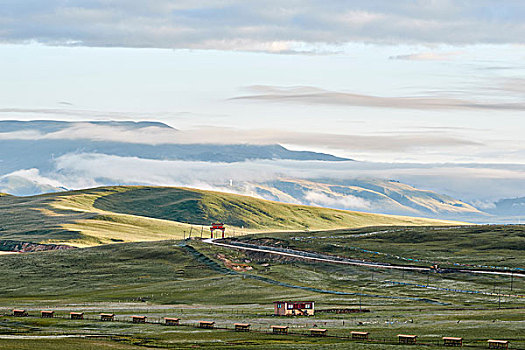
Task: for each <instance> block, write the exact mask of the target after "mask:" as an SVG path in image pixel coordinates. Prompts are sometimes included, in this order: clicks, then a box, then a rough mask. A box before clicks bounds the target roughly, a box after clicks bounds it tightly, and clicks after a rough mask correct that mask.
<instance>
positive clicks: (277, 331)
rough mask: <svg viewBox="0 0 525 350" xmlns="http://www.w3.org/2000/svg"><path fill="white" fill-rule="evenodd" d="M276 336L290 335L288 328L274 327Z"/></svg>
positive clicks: (273, 330)
mask: <svg viewBox="0 0 525 350" xmlns="http://www.w3.org/2000/svg"><path fill="white" fill-rule="evenodd" d="M272 332H273V333H274V334H288V326H272Z"/></svg>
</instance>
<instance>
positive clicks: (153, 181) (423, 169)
mask: <svg viewBox="0 0 525 350" xmlns="http://www.w3.org/2000/svg"><path fill="white" fill-rule="evenodd" d="M33 175H34V174H33ZM42 176H50V175H49V174H44V175H42ZM50 177H51V178H53V179H55V180H57V181H60V184H61V185H62V186H63V187H67V188H85V187H93V186H96V185H110V184H148V185H165V186H189V187H198V188H204V189H209V188H217V187H221V188H228V187H229V183H230V180H232V181H233V182H234V183H236V182H263V181H271V180H276V179H280V178H300V179H336V180H337V179H339V180H344V179H353V178H366V177H368V178H379V179H395V180H399V181H401V182H404V183H407V184H410V185H413V186H415V187H417V188H425V189H429V190H433V191H436V192H438V193H444V194H448V195H450V196H452V197H455V198H458V199H460V200H465V201H494V200H497V199H500V198H511V197H520V196H525V165H517V164H506V165H505V164H497V165H496V164H494V165H491V164H407V163H405V164H403V163H394V164H392V163H369V162H325V161H293V160H253V161H245V162H237V163H227V164H226V163H210V162H191V161H165V160H151V159H141V158H136V157H118V156H110V155H104V154H68V155H65V156H62V157H60V158H58V159H57V160H56V172H54V173H53V174H52V175H51V176H50ZM314 199H315V200H316V201H319V200H321V201H322V200H323V198H319V197H318V196H317V197H315V198H314ZM353 205H361V206H364V205H366V203H353Z"/></svg>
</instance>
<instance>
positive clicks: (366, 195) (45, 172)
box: [0, 120, 523, 222]
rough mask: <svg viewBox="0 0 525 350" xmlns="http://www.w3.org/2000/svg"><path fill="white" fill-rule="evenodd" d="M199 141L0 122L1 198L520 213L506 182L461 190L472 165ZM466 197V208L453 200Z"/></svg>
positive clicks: (148, 131) (497, 216)
mask: <svg viewBox="0 0 525 350" xmlns="http://www.w3.org/2000/svg"><path fill="white" fill-rule="evenodd" d="M227 140H228V135H227V134H225V135H224V141H225V142H227ZM201 141H202V142H203V143H194V142H201ZM204 141H206V140H202V139H200V138H199V137H198V133H197V137H195V134H192V136H191V138H188V137H187V135H185V134H184V132H181V131H180V130H177V129H175V128H172V127H171V126H169V125H167V124H164V123H160V122H133V121H86V122H65V121H55V120H35V121H16V120H11V121H0V192H5V193H10V194H13V195H19V196H27V195H35V194H41V193H50V192H59V191H64V190H70V189H82V188H89V187H95V186H107V185H164V186H187V187H194V188H201V189H217V190H224V191H228V192H234V193H239V194H245V195H250V196H254V197H258V198H262V199H270V200H275V201H280V202H285V203H295V204H304V205H316V206H323V207H329V208H334V209H345V210H358V211H362V212H368V213H381V214H396V215H411V216H418V217H436V218H441V219H453V220H464V221H473V222H514V221H516V220H517V219H516V218H517V217H519V216H520V215H522V213H523V211H522V209H523V206H521V205H519V203H515V202H516V201H518V202H519V200H514V201H511V200H505V198H506V195H508V194H509V193H514V192H513V189H514V188H515V186H514V185H513V182H512V181H506V184H505V186H506V188H507V189H506V190H505V187H495V186H490V185H491V182H490V181H492V180H490V179H488V180H487V179H482V180H480V179H478V180H476V181H471V180H470V178H468V177H465V179H462V180H461V179H460V180H461V181H463V183H464V184H465V185H464V186H463V185H462V182H461V181H458V177H457V174H456V173H457V172H459V173H460V174H463V173H465V174H468V171H472V170H476V169H478V168H480V169H482V170H480V171H484V170H483V168H482V167H481V166H480V165H476V164H474V165H472V166H470V168H466V165H457V169H458V170H455V168H453V167H449V166H448V165H446V164H445V165H432V164H429V165H425V164H407V165H403V164H386V163H385V164H373V163H366V162H356V161H353V160H351V159H346V158H341V157H336V156H333V155H330V154H326V153H318V152H309V151H292V150H289V149H287V148H285V147H283V146H281V145H278V144H273V145H266V144H227V143H224V144H210V143H205V142H204ZM434 166H435V167H436V169H438V171H437V174H438V175H436V176H427V175H426V174H425V172H424V171H425V169H430V170H429V171H431V170H432V167H434ZM440 169H446V171H447V172H449V173H447V172H443V171H444V170H440ZM465 169H466V170H465ZM509 169H510V170H511V171H520V169H518V168H516V167H515V166H513V167H510V168H509ZM397 170H398V172H397V175H396V171H397ZM441 173H443V174H444V175H441ZM418 174H421V175H418ZM417 176H420V177H419V178H418V177H417ZM403 179H404V181H400V180H403ZM516 181H518V180H516ZM414 182H415V183H416V185H414V184H413V183H414ZM518 182H519V181H518ZM443 184H444V185H443ZM450 185H454V186H455V188H456V190H454V187H451V186H450ZM469 186H474V187H472V188H469ZM475 186H477V187H481V188H483V189H490V190H492V191H493V193H492V194H491V193H490V192H487V191H483V192H479V191H480V190H479V189H478V188H476V187H475ZM458 188H459V189H463V191H458V190H457V189H458ZM498 190H505V191H502V192H501V193H500V192H498ZM476 192H479V193H476ZM485 192H487V193H485ZM465 193H469V198H467V200H461V199H459V198H462V197H463V195H462V194H465ZM478 194H479V195H481V194H483V195H486V196H488V197H489V198H490V199H489V200H487V199H486V198H481V197H480V198H478V197H477V195H478ZM468 199H470V200H468Z"/></svg>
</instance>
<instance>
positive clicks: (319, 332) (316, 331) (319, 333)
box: [310, 328, 326, 337]
mask: <svg viewBox="0 0 525 350" xmlns="http://www.w3.org/2000/svg"><path fill="white" fill-rule="evenodd" d="M310 335H311V336H312V337H326V329H324V328H312V329H310Z"/></svg>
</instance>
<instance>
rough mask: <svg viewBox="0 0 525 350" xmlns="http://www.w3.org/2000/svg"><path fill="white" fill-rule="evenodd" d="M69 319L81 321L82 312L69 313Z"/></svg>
mask: <svg viewBox="0 0 525 350" xmlns="http://www.w3.org/2000/svg"><path fill="white" fill-rule="evenodd" d="M69 317H71V319H72V320H83V319H84V313H83V312H70V313H69Z"/></svg>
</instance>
